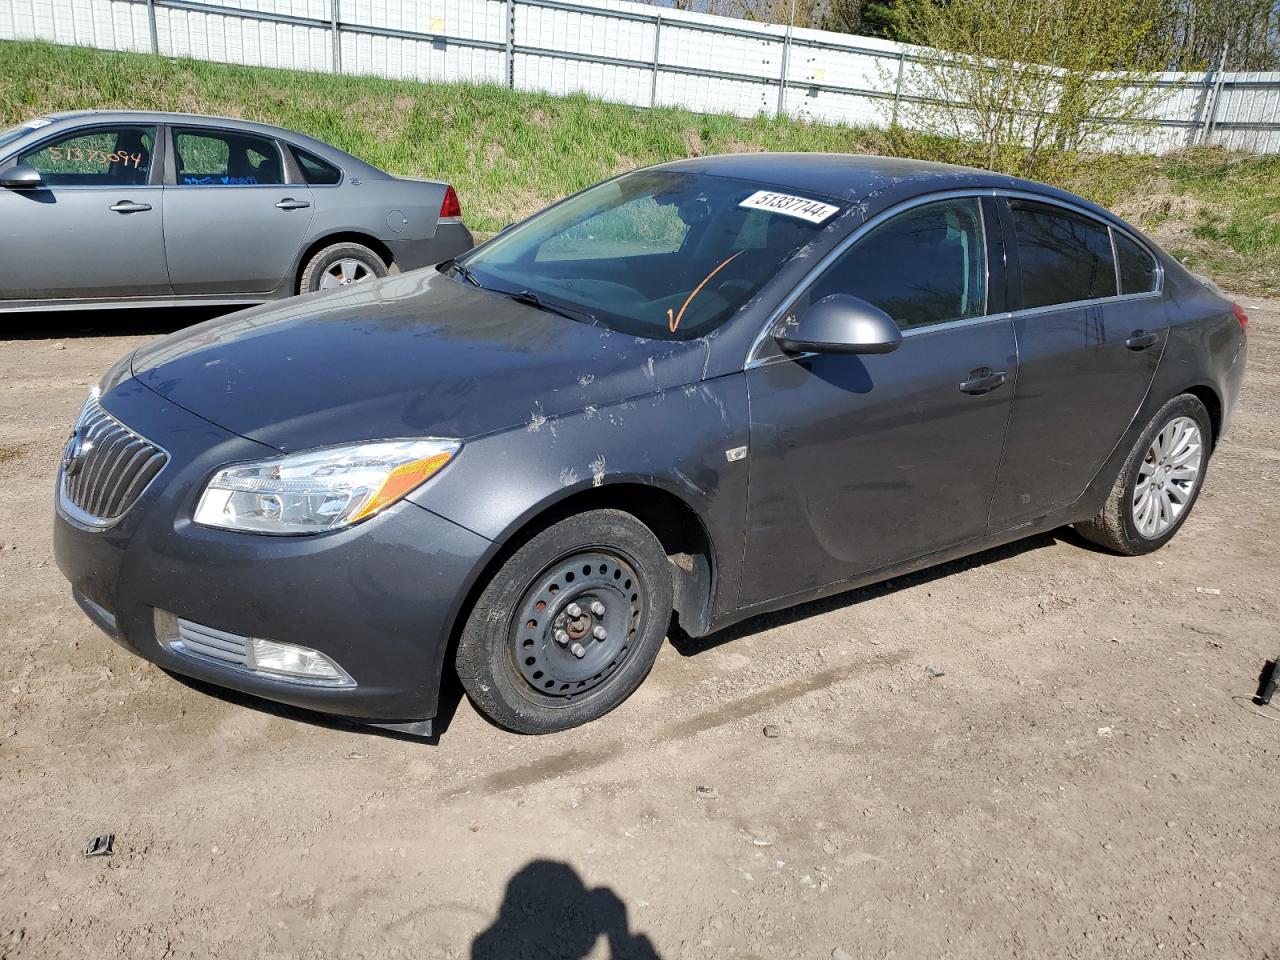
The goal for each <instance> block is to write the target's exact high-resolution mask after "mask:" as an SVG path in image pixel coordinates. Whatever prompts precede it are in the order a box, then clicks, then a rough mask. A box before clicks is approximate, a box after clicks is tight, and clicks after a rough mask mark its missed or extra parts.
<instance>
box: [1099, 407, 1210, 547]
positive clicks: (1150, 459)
mask: <svg viewBox="0 0 1280 960" xmlns="http://www.w3.org/2000/svg"><path fill="white" fill-rule="evenodd" d="M1212 443H1213V426H1212V424H1211V422H1210V420H1209V412H1208V411H1207V410H1206V409H1205V407H1204V404H1203V403H1201V402H1200V400H1199V399H1198V398H1197V397H1194V396H1192V395H1191V394H1189V393H1184V394H1181V395H1180V396H1177V397H1174V398H1173V399H1172V400H1170V401H1169V402H1168V403H1166V404H1165V405H1164V406H1163V407H1162V408H1161V409H1160V411H1159V413H1157V414H1156V415H1155V416H1154V417H1152V418H1151V422H1150V423H1149V424H1147V428H1146V429H1145V430H1144V431H1142V436H1140V437H1139V438H1138V442H1137V443H1135V444H1134V446H1133V450H1131V451H1130V453H1129V456H1128V457H1127V458H1125V462H1124V466H1123V467H1122V468H1121V470H1120V475H1119V476H1118V477H1117V478H1116V482H1115V485H1114V486H1113V487H1112V488H1111V493H1110V494H1109V495H1108V497H1107V502H1106V504H1104V505H1103V508H1102V510H1101V511H1100V512H1099V513H1098V515H1097V516H1096V517H1094V518H1093V519H1092V520H1089V521H1087V522H1084V523H1077V524H1075V528H1076V530H1077V531H1079V533H1080V535H1081V536H1083V537H1084V538H1085V539H1086V540H1090V541H1092V542H1093V543H1096V544H1098V545H1099V546H1103V547H1106V548H1107V549H1109V550H1114V551H1115V552H1116V553H1120V554H1124V555H1125V556H1130V557H1135V556H1140V555H1141V554H1144V553H1150V552H1151V551H1153V550H1158V549H1160V548H1161V547H1163V546H1164V545H1165V544H1166V543H1168V542H1169V541H1170V540H1172V539H1173V535H1174V534H1175V533H1177V532H1178V530H1179V529H1180V528H1181V527H1182V524H1183V523H1185V522H1186V519H1187V516H1188V515H1189V514H1190V513H1191V508H1192V506H1194V505H1195V502H1196V499H1197V498H1198V497H1199V496H1200V490H1201V488H1202V487H1203V485H1204V475H1205V470H1206V468H1207V467H1208V465H1209V453H1210V450H1211V448H1212Z"/></svg>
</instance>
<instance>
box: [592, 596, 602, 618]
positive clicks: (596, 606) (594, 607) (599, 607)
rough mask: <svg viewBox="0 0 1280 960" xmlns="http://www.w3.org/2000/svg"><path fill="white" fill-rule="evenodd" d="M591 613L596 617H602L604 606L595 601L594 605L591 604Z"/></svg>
mask: <svg viewBox="0 0 1280 960" xmlns="http://www.w3.org/2000/svg"><path fill="white" fill-rule="evenodd" d="M591 612H592V613H594V614H595V615H596V616H597V617H603V616H604V604H603V603H601V602H600V601H599V600H597V601H596V602H595V603H593V604H591Z"/></svg>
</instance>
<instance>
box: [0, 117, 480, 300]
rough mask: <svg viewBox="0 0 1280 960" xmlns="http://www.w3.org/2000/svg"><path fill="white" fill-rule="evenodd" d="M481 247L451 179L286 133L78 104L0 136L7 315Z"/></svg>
mask: <svg viewBox="0 0 1280 960" xmlns="http://www.w3.org/2000/svg"><path fill="white" fill-rule="evenodd" d="M471 246H472V238H471V233H470V232H469V231H468V230H467V228H466V226H465V225H464V224H463V222H462V208H461V205H460V204H459V202H458V195H457V193H456V192H455V191H454V188H453V187H452V186H450V185H449V184H447V183H444V182H439V181H433V180H415V179H408V178H402V177H394V176H392V175H390V174H388V173H384V172H383V171H381V170H379V169H378V168H376V167H373V166H370V165H369V164H367V163H365V162H364V161H362V160H359V159H357V158H355V157H353V156H351V155H350V154H347V153H343V152H342V151H341V150H337V149H335V148H334V147H331V146H329V145H327V144H324V143H321V142H320V141H318V140H314V139H312V138H311V137H307V136H304V135H302V134H300V133H292V132H290V131H287V130H282V129H280V128H278V127H272V126H267V125H265V124H261V123H249V122H246V121H243V120H231V119H225V118H218V117H203V116H194V115H190V114H176V113H139V112H133V111H81V112H76V113H63V114H57V115H52V116H48V117H42V118H39V119H36V120H31V121H29V122H27V123H24V124H20V125H19V126H16V127H13V128H11V129H9V130H5V131H0V263H3V264H4V270H3V272H2V273H0V310H57V309H66V308H68V307H76V308H83V307H98V306H103V307H106V306H110V307H118V306H135V305H136V306H173V305H177V304H184V305H185V304H215V305H221V304H230V305H238V304H252V303H261V302H263V301H267V300H279V299H283V298H285V297H289V296H293V295H294V294H297V293H305V292H308V291H312V290H322V289H327V288H329V287H338V286H347V285H349V284H351V283H357V282H359V281H361V280H365V279H368V278H372V277H380V276H385V275H386V274H387V273H388V272H392V271H397V270H399V271H404V270H412V269H415V268H418V267H425V266H430V265H432V264H435V263H439V262H441V261H443V260H447V259H449V258H451V257H453V256H455V255H457V254H459V253H462V252H463V251H465V250H467V249H469V248H470V247H471Z"/></svg>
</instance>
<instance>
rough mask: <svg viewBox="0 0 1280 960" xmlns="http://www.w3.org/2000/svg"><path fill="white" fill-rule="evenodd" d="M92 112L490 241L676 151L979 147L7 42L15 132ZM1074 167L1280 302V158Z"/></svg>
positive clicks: (1080, 160) (1227, 276) (925, 152)
mask: <svg viewBox="0 0 1280 960" xmlns="http://www.w3.org/2000/svg"><path fill="white" fill-rule="evenodd" d="M90 107H95V108H118V109H138V110H182V111H190V112H194V113H211V114H220V115H225V116H234V117H243V118H246V119H252V120H260V121H263V122H266V123H274V124H279V125H280V126H283V127H288V128H290V129H293V130H299V131H302V132H304V133H308V134H310V135H312V136H314V137H318V138H319V139H321V140H324V141H326V142H329V143H332V144H333V145H334V146H337V147H340V148H341V149H343V150H347V151H349V152H351V153H354V154H356V155H357V156H360V157H362V158H364V159H366V160H368V161H369V162H370V163H373V164H375V165H376V166H379V167H382V168H383V169H385V170H388V171H390V172H392V173H397V174H403V175H409V176H428V177H440V178H443V179H447V180H449V181H450V182H452V183H453V184H455V186H456V187H457V188H458V192H459V194H460V195H461V197H462V202H463V209H464V212H465V213H466V216H467V220H468V222H469V223H470V224H471V225H472V227H473V228H474V229H476V230H478V231H492V230H496V229H499V228H500V227H502V226H503V225H505V224H507V223H509V222H511V221H513V220H516V219H519V218H521V217H523V216H526V215H528V214H529V213H532V212H533V211H535V210H537V209H538V208H539V207H541V206H543V205H545V204H546V203H548V202H550V201H551V200H554V199H556V198H558V197H561V196H564V195H565V194H567V193H571V192H573V191H575V190H578V189H581V188H582V187H584V186H587V185H589V184H591V183H595V182H596V181H599V180H602V179H604V178H605V177H608V176H611V175H613V174H615V173H619V172H621V171H624V170H629V169H632V168H634V167H640V166H645V165H647V164H651V163H658V162H661V161H664V160H670V159H674V158H677V157H686V156H691V155H700V154H712V153H730V152H740V151H752V150H820V151H834V152H847V153H882V154H894V155H902V156H917V157H922V158H924V159H937V160H950V161H955V162H964V161H965V160H966V159H967V157H968V156H969V154H970V151H969V150H968V149H967V147H966V146H965V145H964V144H959V143H956V142H954V141H945V140H937V139H928V138H923V137H915V136H911V135H908V134H904V133H902V132H901V131H898V132H895V133H893V134H890V133H886V132H883V131H880V130H875V129H868V128H854V127H843V126H828V125H822V124H815V123H805V122H802V121H798V120H790V119H782V120H775V119H771V118H767V117H758V118H756V119H752V120H740V119H738V118H736V117H729V116H708V115H704V114H695V113H690V112H688V111H685V110H675V109H660V110H639V109H636V108H633V107H627V106H622V105H618V104H609V103H604V102H602V101H599V100H593V99H591V98H589V97H585V96H571V97H552V96H548V95H543V94H532V93H516V92H513V91H510V90H507V89H505V88H502V87H496V86H477V85H466V84H462V85H457V84H454V85H445V84H421V83H415V82H412V81H398V80H384V79H379V78H373V77H334V76H329V75H326V74H314V73H301V72H294V71H285V70H269V69H263V68H257V67H236V66H229V65H225V64H215V63H205V62H201V61H196V60H169V59H166V58H163V57H152V56H147V55H142V54H122V53H108V52H104V51H99V50H92V49H86V48H81V47H62V46H54V45H51V44H43V43H27V42H0V127H5V126H8V125H10V124H13V123H17V122H19V121H21V120H25V119H29V118H31V117H34V116H37V115H39V114H43V113H50V112H53V111H57V110H71V109H83V108H90ZM1061 166H1062V168H1063V169H1064V170H1070V171H1071V172H1070V173H1064V174H1062V175H1060V177H1059V185H1060V186H1064V187H1066V188H1067V189H1069V190H1073V191H1075V192H1077V193H1080V194H1082V195H1084V196H1087V197H1089V198H1090V199H1093V200H1096V201H1098V202H1100V203H1102V204H1104V205H1107V206H1110V207H1113V208H1115V209H1117V210H1118V211H1119V212H1121V213H1122V214H1123V215H1125V216H1127V217H1128V218H1129V219H1131V220H1132V221H1133V222H1134V223H1136V224H1137V225H1138V226H1139V227H1141V228H1143V229H1145V230H1148V231H1149V232H1151V233H1152V234H1153V235H1154V236H1155V237H1156V238H1157V239H1158V240H1160V241H1161V242H1163V243H1165V245H1166V246H1167V247H1168V248H1169V249H1170V250H1171V251H1172V252H1174V253H1175V254H1177V255H1178V256H1180V257H1182V258H1183V259H1184V260H1185V261H1186V262H1187V263H1188V265H1189V266H1191V267H1192V268H1193V269H1195V270H1198V271H1200V272H1205V273H1208V274H1210V275H1211V276H1213V277H1214V278H1215V279H1216V280H1218V282H1219V283H1221V284H1222V285H1223V286H1224V287H1227V288H1229V289H1232V290H1236V291H1240V292H1253V293H1272V294H1277V293H1280V157H1247V156H1242V155H1237V154H1229V153H1226V152H1224V151H1220V150H1199V151H1193V152H1188V153H1182V154H1177V155H1172V156H1167V157H1114V156H1111V157H1077V158H1073V162H1071V163H1064V164H1062V165H1061Z"/></svg>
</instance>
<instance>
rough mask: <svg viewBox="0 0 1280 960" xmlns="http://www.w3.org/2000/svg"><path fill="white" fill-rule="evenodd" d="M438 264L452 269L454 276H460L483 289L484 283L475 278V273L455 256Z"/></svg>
mask: <svg viewBox="0 0 1280 960" xmlns="http://www.w3.org/2000/svg"><path fill="white" fill-rule="evenodd" d="M440 266H442V267H446V268H448V269H451V270H453V272H454V275H455V276H459V277H461V278H462V279H463V280H465V281H466V282H467V283H469V284H471V285H472V286H476V287H480V288H481V289H484V285H483V284H482V283H481V282H480V281H479V280H477V279H476V276H475V274H474V273H472V272H471V271H470V270H468V269H467V268H466V266H465V265H463V264H462V263H461V262H460V261H459V260H458V259H457V258H456V257H454V258H452V259H449V260H446V261H445V262H444V263H442V264H440Z"/></svg>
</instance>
